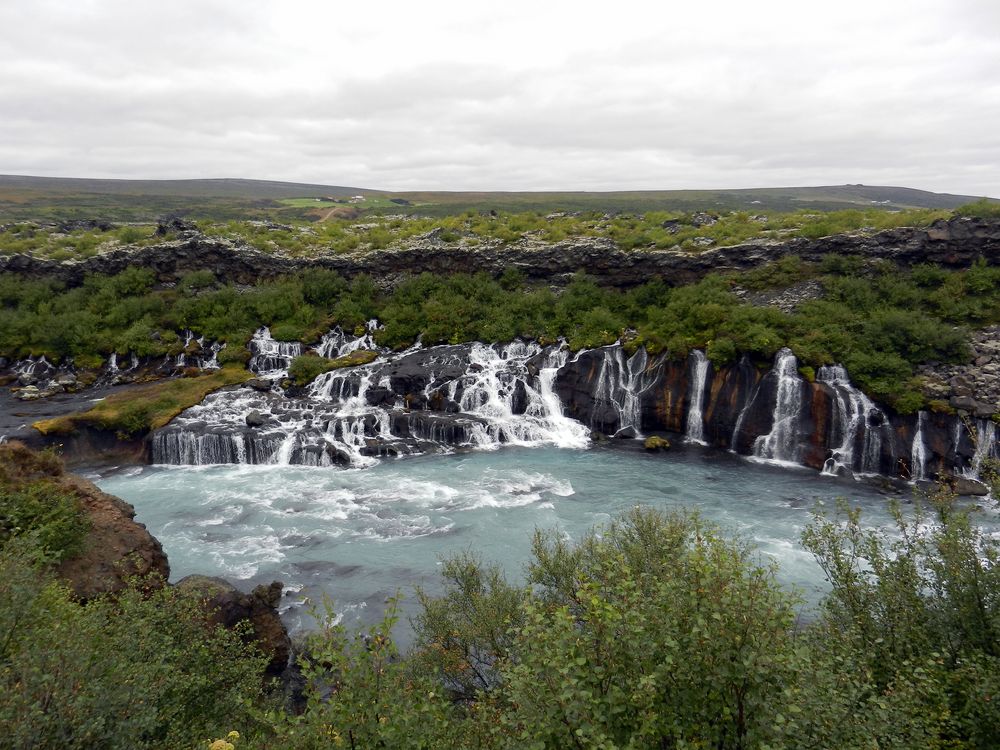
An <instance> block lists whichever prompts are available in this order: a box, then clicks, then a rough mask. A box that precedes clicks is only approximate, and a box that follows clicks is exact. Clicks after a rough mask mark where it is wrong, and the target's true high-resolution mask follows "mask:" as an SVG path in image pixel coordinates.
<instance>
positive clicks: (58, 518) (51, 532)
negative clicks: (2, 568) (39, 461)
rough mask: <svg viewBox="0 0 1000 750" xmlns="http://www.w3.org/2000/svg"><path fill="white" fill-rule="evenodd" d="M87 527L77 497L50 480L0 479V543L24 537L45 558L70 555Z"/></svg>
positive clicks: (82, 538)
mask: <svg viewBox="0 0 1000 750" xmlns="http://www.w3.org/2000/svg"><path fill="white" fill-rule="evenodd" d="M88 528H89V522H88V520H87V516H86V514H85V513H84V512H83V511H82V509H81V508H80V503H79V501H78V500H77V498H76V497H75V496H74V495H73V494H71V493H69V492H66V491H65V490H63V489H61V488H60V487H58V486H57V485H56V484H54V483H53V482H51V481H46V480H42V479H39V480H34V481H30V482H18V483H16V484H14V483H10V484H8V483H0V547H3V546H5V545H6V544H7V543H8V542H9V541H10V540H12V539H15V538H18V537H25V538H27V539H30V540H31V542H32V543H33V545H34V546H35V547H36V548H37V549H38V550H39V552H41V553H42V555H43V556H44V557H45V558H46V559H50V560H59V559H62V558H67V557H73V556H74V555H76V554H77V553H79V552H80V551H81V550H82V545H83V540H84V538H85V537H86V535H87V529H88Z"/></svg>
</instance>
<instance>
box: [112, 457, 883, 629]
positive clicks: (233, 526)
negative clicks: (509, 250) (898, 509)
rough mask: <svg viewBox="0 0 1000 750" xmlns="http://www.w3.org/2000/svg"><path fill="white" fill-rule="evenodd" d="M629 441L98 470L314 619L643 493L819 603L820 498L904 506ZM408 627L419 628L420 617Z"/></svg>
mask: <svg viewBox="0 0 1000 750" xmlns="http://www.w3.org/2000/svg"><path fill="white" fill-rule="evenodd" d="M614 442H615V445H614V446H609V445H608V444H594V445H592V446H591V447H589V448H583V449H568V448H557V447H533V448H527V447H504V448H501V449H499V450H492V451H472V452H459V453H454V454H450V455H441V454H435V455H426V456H411V457H406V458H399V459H394V460H383V461H381V462H380V463H378V464H377V465H374V466H371V467H369V468H363V469H332V468H329V467H308V466H295V465H291V466H289V465H285V466H282V465H259V466H253V465H245V464H242V465H216V466H155V465H154V466H143V467H131V468H126V469H122V470H119V471H116V472H112V473H110V474H107V473H105V474H104V475H102V476H95V477H94V478H95V480H96V481H97V483H98V484H99V485H100V487H101V488H102V489H103V490H105V491H106V492H110V493H112V494H115V495H118V496H119V497H122V498H124V499H125V500H127V501H128V502H130V503H132V504H133V505H134V506H135V508H136V512H137V520H139V521H141V522H142V523H145V524H146V525H147V526H148V528H149V530H150V531H151V532H152V533H153V534H154V535H155V536H156V537H157V538H158V539H159V540H160V541H161V542H162V543H163V546H164V549H165V550H166V552H167V554H168V556H169V558H170V565H171V577H172V579H174V580H177V579H180V578H182V577H184V576H186V575H189V574H192V573H201V574H205V575H217V576H221V577H223V578H226V579H228V580H230V581H232V582H234V583H235V584H237V585H238V586H240V587H241V588H243V589H249V588H250V587H252V586H254V585H256V584H258V583H264V582H270V581H271V580H275V579H277V580H281V581H283V582H284V583H285V586H286V594H285V598H284V600H283V604H282V607H281V609H282V612H283V615H284V618H285V620H286V622H287V623H288V625H289V626H290V628H291V629H292V630H293V631H297V630H302V629H303V628H309V627H311V625H312V624H313V621H312V620H311V618H310V617H309V615H308V613H307V606H306V604H305V602H306V600H307V599H309V598H311V599H313V600H318V599H319V598H320V597H321V596H322V595H323V594H328V595H329V596H331V597H332V598H333V599H334V600H335V606H336V610H337V612H338V613H340V614H341V615H342V616H343V619H344V622H345V623H346V624H348V625H351V626H354V625H363V624H367V623H371V622H373V621H375V620H377V619H379V617H380V616H381V613H382V611H383V609H384V604H385V601H386V599H387V598H388V597H390V596H392V595H394V594H396V593H397V592H399V593H401V594H402V595H403V597H404V599H403V604H402V609H403V613H404V615H412V614H413V612H414V611H415V608H416V600H415V596H414V587H415V586H421V587H424V588H426V589H427V590H428V591H431V592H437V591H440V590H441V584H440V580H439V576H438V568H439V566H440V560H441V558H442V556H446V555H449V554H452V553H455V552H459V551H462V550H471V551H472V552H474V553H476V554H478V555H480V556H481V557H482V558H483V559H484V560H488V561H496V562H499V563H500V564H501V565H502V566H503V567H504V569H505V570H506V571H507V573H508V575H509V576H510V577H511V578H512V579H514V580H521V579H523V571H524V566H525V564H526V563H527V561H528V559H529V556H530V548H531V537H532V533H533V531H534V530H535V529H537V528H540V529H552V530H555V531H557V532H558V533H559V534H562V535H565V536H566V537H568V538H572V539H577V538H579V537H580V536H581V535H582V534H584V533H585V532H586V531H588V530H589V529H591V528H593V527H595V526H600V525H601V524H604V523H606V522H608V521H609V520H610V519H611V518H613V517H614V516H615V515H616V514H619V513H620V512H622V511H624V510H626V509H627V508H629V507H631V506H634V505H646V506H650V507H654V508H660V509H665V510H670V509H676V508H682V507H686V508H690V509H696V510H698V511H699V512H700V513H701V514H703V516H704V517H706V518H708V519H710V520H712V521H714V522H716V523H718V524H719V525H721V527H722V528H723V529H724V530H725V531H726V532H727V533H729V534H732V535H739V536H741V537H743V538H745V539H747V540H749V541H750V542H752V543H753V544H754V545H755V546H756V547H757V549H758V550H759V554H760V557H761V559H762V560H763V561H765V562H767V561H773V562H775V563H777V565H778V577H779V579H780V580H781V581H782V582H783V583H785V584H787V585H789V586H790V587H794V588H796V589H798V590H799V591H800V592H801V593H802V595H803V598H804V603H803V611H804V612H808V610H809V609H810V608H811V607H812V606H814V605H815V603H816V602H817V601H818V599H819V597H820V596H821V594H822V591H823V590H824V587H825V584H824V579H823V575H822V571H821V570H820V569H819V567H818V565H817V564H816V563H815V561H814V560H813V558H812V557H811V555H810V554H809V553H808V552H807V551H806V550H804V549H803V548H802V546H801V544H800V542H799V538H800V535H801V533H802V531H803V529H804V528H805V527H806V525H808V524H809V523H810V521H811V519H812V513H813V512H814V511H815V510H816V509H818V508H826V509H828V510H832V506H833V504H834V502H835V499H836V498H838V497H846V498H849V499H850V500H851V502H852V503H854V504H856V505H859V506H861V507H862V508H863V512H864V518H865V520H866V522H867V523H870V524H872V525H884V524H887V523H889V521H890V517H889V514H888V499H887V498H886V497H885V496H884V495H882V494H879V493H878V492H877V491H876V490H875V489H874V487H873V486H870V485H868V484H866V483H863V482H857V481H854V480H850V479H847V480H844V479H838V478H835V477H829V476H819V475H817V474H816V473H815V472H813V471H810V470H806V469H788V468H778V467H775V466H769V465H764V464H760V463H754V462H751V461H748V460H747V459H745V458H741V457H738V456H735V455H733V454H730V453H728V452H724V451H718V450H713V449H707V448H702V447H700V446H696V445H683V446H678V447H676V448H675V449H674V450H672V451H670V452H668V453H649V452H646V451H644V450H642V449H641V447H640V446H641V444H640V443H637V442H636V441H614ZM626 445H627V446H628V447H624V446H626ZM404 620H405V617H404ZM400 635H401V637H402V639H403V640H404V641H406V640H408V638H409V634H408V632H407V628H406V626H405V625H403V626H402V627H401V628H400Z"/></svg>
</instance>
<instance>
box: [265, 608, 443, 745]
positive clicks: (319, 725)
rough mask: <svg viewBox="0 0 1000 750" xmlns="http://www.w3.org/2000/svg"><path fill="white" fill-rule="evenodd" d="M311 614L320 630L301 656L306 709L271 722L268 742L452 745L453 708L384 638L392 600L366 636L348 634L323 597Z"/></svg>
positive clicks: (393, 614)
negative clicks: (273, 732) (320, 608)
mask: <svg viewBox="0 0 1000 750" xmlns="http://www.w3.org/2000/svg"><path fill="white" fill-rule="evenodd" d="M314 615H316V617H317V620H318V622H319V627H318V628H317V629H316V630H314V631H311V632H310V633H309V635H308V636H307V638H306V642H305V645H304V649H303V650H304V654H305V655H304V656H303V657H302V658H301V659H300V665H301V667H302V674H303V677H304V678H305V680H306V686H307V687H306V699H307V703H306V710H305V712H304V713H303V714H302V715H301V716H299V717H287V716H286V717H283V720H281V721H279V722H278V723H277V726H276V727H275V730H276V735H277V737H276V739H275V740H274V741H273V744H276V745H278V746H280V747H289V748H296V750H298V749H299V748H301V749H303V750H310V749H312V748H317V749H318V748H329V747H345V748H374V747H392V748H413V749H414V750H417V749H422V748H446V747H456V746H458V745H457V744H453V739H454V736H453V734H452V730H453V727H452V724H453V719H452V717H453V715H454V711H453V706H452V705H451V703H450V702H449V701H448V699H447V696H446V694H445V691H444V690H443V689H442V686H441V684H440V683H439V682H437V681H436V680H435V679H434V678H433V676H431V675H429V674H427V673H426V672H421V670H419V669H418V668H416V665H415V664H412V663H409V662H406V661H400V659H399V658H398V657H399V654H398V651H397V650H396V646H395V644H394V643H393V641H392V638H391V637H390V631H391V630H392V627H393V625H394V624H395V623H396V620H397V614H396V600H395V599H392V600H390V601H389V604H388V606H387V607H386V611H385V615H384V616H383V619H382V622H381V623H379V624H378V625H375V626H373V627H371V628H370V629H369V630H368V632H367V633H365V634H360V633H359V634H356V635H354V636H352V635H350V634H348V632H347V631H346V629H345V628H344V627H343V626H342V625H339V624H338V621H339V618H338V617H337V615H336V613H335V612H334V610H333V604H332V602H330V601H329V600H325V601H324V609H323V612H322V613H314ZM272 746H273V745H272Z"/></svg>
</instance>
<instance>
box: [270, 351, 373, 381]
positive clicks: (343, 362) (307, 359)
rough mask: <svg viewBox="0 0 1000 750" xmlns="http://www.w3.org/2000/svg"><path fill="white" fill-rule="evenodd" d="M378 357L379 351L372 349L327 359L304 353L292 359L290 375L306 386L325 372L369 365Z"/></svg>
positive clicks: (289, 368)
mask: <svg viewBox="0 0 1000 750" xmlns="http://www.w3.org/2000/svg"><path fill="white" fill-rule="evenodd" d="M377 358H378V352H373V351H371V350H370V349H356V350H354V351H353V352H350V353H349V354H345V355H344V356H343V357H337V358H336V359H327V358H326V357H321V356H319V355H318V354H302V355H300V356H298V357H296V358H295V359H293V360H292V363H291V365H289V367H288V375H289V377H290V378H291V380H292V382H293V383H294V384H295V385H298V386H304V385H307V384H309V383H311V382H312V381H313V380H315V379H316V378H317V377H319V376H320V375H322V374H323V373H324V372H330V371H331V370H340V369H343V368H345V367H358V366H359V365H367V364H368V363H369V362H373V361H374V360H375V359H377Z"/></svg>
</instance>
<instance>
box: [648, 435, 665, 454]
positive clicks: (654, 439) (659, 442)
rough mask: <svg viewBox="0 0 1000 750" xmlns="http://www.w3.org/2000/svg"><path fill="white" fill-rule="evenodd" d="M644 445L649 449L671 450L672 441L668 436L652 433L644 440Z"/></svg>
mask: <svg viewBox="0 0 1000 750" xmlns="http://www.w3.org/2000/svg"><path fill="white" fill-rule="evenodd" d="M642 447H643V448H645V449H646V450H648V451H665V450H670V441H669V440H667V439H666V438H663V437H660V436H659V435H650V436H649V437H648V438H646V440H645V441H644V442H643V444H642Z"/></svg>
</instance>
